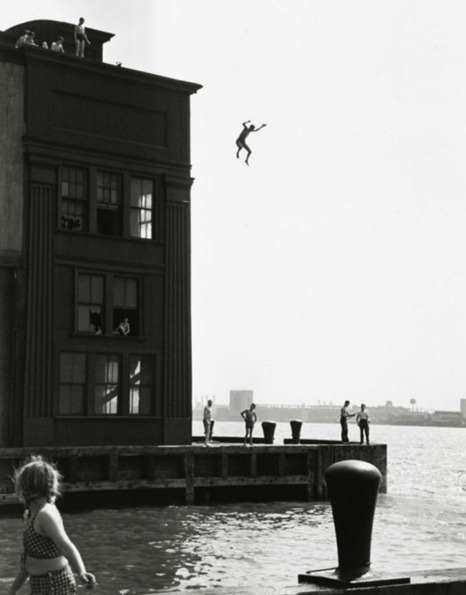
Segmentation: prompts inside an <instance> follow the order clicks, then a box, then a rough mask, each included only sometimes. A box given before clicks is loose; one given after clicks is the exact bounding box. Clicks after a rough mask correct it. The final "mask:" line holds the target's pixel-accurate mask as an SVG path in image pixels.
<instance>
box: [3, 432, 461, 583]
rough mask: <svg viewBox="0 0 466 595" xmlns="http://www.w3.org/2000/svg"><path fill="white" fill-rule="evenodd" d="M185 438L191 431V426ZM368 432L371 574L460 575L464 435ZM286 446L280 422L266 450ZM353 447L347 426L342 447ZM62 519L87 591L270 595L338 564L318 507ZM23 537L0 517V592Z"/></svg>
mask: <svg viewBox="0 0 466 595" xmlns="http://www.w3.org/2000/svg"><path fill="white" fill-rule="evenodd" d="M193 430H194V434H200V433H201V424H199V423H194V428H193ZM215 430H216V433H217V434H218V435H219V434H223V435H230V436H232V435H242V431H243V425H242V424H240V423H236V422H228V423H227V422H217V424H216V427H215ZM258 430H259V431H260V427H259V428H258ZM338 430H339V428H338V424H305V425H304V427H303V432H302V437H303V438H317V439H319V438H321V439H324V438H325V439H338ZM371 432H372V440H373V441H374V442H378V443H385V444H387V446H388V494H386V495H385V494H381V495H379V498H378V502H377V509H376V514H375V520H374V530H373V541H372V566H373V569H374V570H380V571H390V572H409V571H410V570H424V569H434V568H438V569H441V568H451V567H461V566H466V561H465V556H464V552H465V544H466V430H465V429H461V428H422V427H396V426H382V425H380V426H379V425H373V426H372V428H371ZM284 437H290V431H289V426H288V425H287V424H279V425H278V426H277V431H276V443H280V442H281V440H282V439H283V438H284ZM357 438H358V435H357V428H356V427H353V426H350V439H353V440H357ZM63 516H64V520H65V525H66V527H67V530H68V533H69V535H70V537H71V538H72V539H73V541H74V542H75V543H76V545H77V546H78V548H79V549H80V551H81V553H82V556H83V558H84V560H85V562H86V564H87V567H88V570H89V571H91V572H94V573H95V574H96V575H97V579H98V586H97V587H96V590H95V593H96V594H102V595H148V594H149V593H161V592H179V591H187V590H205V589H214V590H215V592H216V593H218V594H219V595H229V594H233V593H235V592H236V590H237V586H238V585H240V586H242V588H243V589H244V588H246V589H247V591H248V592H249V589H250V592H251V593H263V594H265V593H271V594H273V593H277V594H279V593H283V590H284V589H285V588H287V587H291V586H296V585H297V575H298V574H299V573H301V572H305V571H307V570H312V569H317V568H323V567H329V566H335V565H336V562H337V552H336V542H335V536H334V529H333V520H332V514H331V509H330V505H329V504H328V503H326V502H324V503H322V502H319V503H307V502H276V503H275V502H274V503H264V504H257V503H242V504H219V505H215V504H214V505H209V506H198V505H197V506H166V507H149V506H147V507H143V506H137V507H134V508H120V509H113V508H108V509H96V510H86V511H84V512H83V511H80V512H79V513H78V512H76V513H65V514H64V515H63ZM21 532H22V527H21V521H20V519H19V518H18V517H16V516H12V515H7V516H5V515H3V516H0V551H1V552H2V554H1V558H0V591H1V590H4V591H6V588H3V586H5V587H6V585H7V584H8V583H9V581H10V580H11V579H12V577H13V576H14V575H15V574H16V571H17V565H18V560H19V556H20V553H21ZM28 592H29V590H28V588H27V587H26V586H25V587H23V589H22V590H21V591H20V593H21V594H23V593H24V594H25V593H28ZM80 592H81V593H83V594H84V592H85V591H84V590H83V589H80Z"/></svg>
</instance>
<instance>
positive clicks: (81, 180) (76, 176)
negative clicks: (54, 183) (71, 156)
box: [60, 166, 88, 231]
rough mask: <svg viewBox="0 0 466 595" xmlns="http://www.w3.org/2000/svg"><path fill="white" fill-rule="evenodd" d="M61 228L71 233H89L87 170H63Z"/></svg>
mask: <svg viewBox="0 0 466 595" xmlns="http://www.w3.org/2000/svg"><path fill="white" fill-rule="evenodd" d="M60 189H61V205H60V227H61V228H62V229H67V230H69V231H87V227H88V196H87V172H86V170H85V169H79V168H77V167H68V166H65V167H63V168H62V170H61V184H60Z"/></svg>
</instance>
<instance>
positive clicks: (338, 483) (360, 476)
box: [325, 461, 382, 580]
mask: <svg viewBox="0 0 466 595" xmlns="http://www.w3.org/2000/svg"><path fill="white" fill-rule="evenodd" d="M325 480H326V482H327V487H328V495H329V499H330V502H331V504H332V512H333V521H334V523H335V533H336V537H337V549H338V575H339V577H340V578H344V579H349V580H352V579H353V578H356V577H358V576H362V575H363V574H365V573H366V572H367V571H368V570H369V568H370V565H371V541H372V524H373V521H374V512H375V505H376V502H377V494H378V491H379V486H380V482H381V481H382V474H381V473H380V471H379V470H378V469H377V467H374V465H371V464H370V463H365V462H364V461H341V462H340V463H335V464H334V465H331V466H330V467H329V468H328V469H327V471H326V472H325Z"/></svg>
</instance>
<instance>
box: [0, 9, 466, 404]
mask: <svg viewBox="0 0 466 595" xmlns="http://www.w3.org/2000/svg"><path fill="white" fill-rule="evenodd" d="M80 16H83V17H85V19H86V25H87V26H88V27H89V28H95V29H100V30H104V31H108V32H111V33H114V34H115V37H114V38H113V39H112V41H111V42H109V43H108V44H106V46H105V48H104V60H105V61H106V62H109V63H114V62H116V61H120V62H122V63H123V66H124V67H128V68H133V69H136V70H143V71H147V72H151V73H154V74H159V75H163V76H168V77H172V78H178V79H182V80H187V81H191V82H195V83H199V84H201V85H203V88H202V89H201V90H200V91H198V93H197V94H195V95H193V96H192V99H191V118H192V119H191V134H192V154H191V160H192V164H193V167H192V175H193V178H194V180H195V181H194V184H193V187H192V195H191V196H192V329H193V398H194V400H196V399H201V398H206V397H207V396H209V397H215V399H216V402H217V403H227V402H228V399H229V392H230V390H232V389H234V390H238V389H249V390H253V391H254V399H255V401H256V402H257V403H259V404H261V403H262V404H264V403H284V404H287V403H288V404H302V403H305V404H309V405H311V404H318V403H334V404H339V403H341V402H342V401H343V400H345V399H349V400H350V401H352V402H355V403H358V402H361V401H364V402H365V403H366V404H368V406H370V405H383V404H385V402H386V401H388V400H391V401H392V402H393V403H394V404H395V405H399V406H406V407H410V400H411V399H415V400H416V407H418V408H420V409H428V410H432V409H444V410H458V409H459V403H460V399H461V398H466V263H465V257H466V233H465V230H466V167H465V163H466V68H464V64H465V61H466V36H465V35H464V28H465V23H466V3H464V2H463V0H379V1H378V2H374V0H132V2H126V1H123V0H113V1H112V2H109V1H108V0H81V2H79V3H76V2H75V1H73V2H72V1H70V0H59V1H58V0H47V1H42V0H33V1H32V0H15V2H14V3H9V4H8V6H7V7H6V8H5V7H4V9H3V10H2V21H3V22H2V24H1V25H0V29H3V30H5V29H8V28H9V27H11V26H13V25H16V24H19V23H21V22H25V21H29V20H32V19H38V18H44V19H52V20H59V21H68V22H73V23H74V22H77V20H78V18H79V17H80ZM246 120H251V121H252V122H253V123H254V124H255V125H256V126H257V125H260V124H262V123H266V124H267V126H266V127H265V128H263V129H262V130H260V131H259V132H257V133H255V134H251V135H250V137H249V140H250V142H249V144H250V146H251V148H252V150H253V153H252V156H251V158H250V163H249V166H248V165H246V164H245V162H244V159H243V156H242V158H241V159H237V158H236V147H235V139H236V137H237V136H238V134H239V132H240V131H241V129H242V123H243V122H245V121H246Z"/></svg>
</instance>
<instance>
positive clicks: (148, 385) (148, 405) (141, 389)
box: [129, 356, 153, 415]
mask: <svg viewBox="0 0 466 595" xmlns="http://www.w3.org/2000/svg"><path fill="white" fill-rule="evenodd" d="M152 378H153V371H152V357H150V356H131V357H130V378H129V384H130V402H129V408H130V409H129V412H130V414H133V415H138V414H139V415H150V414H151V413H152V394H153V382H152Z"/></svg>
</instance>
